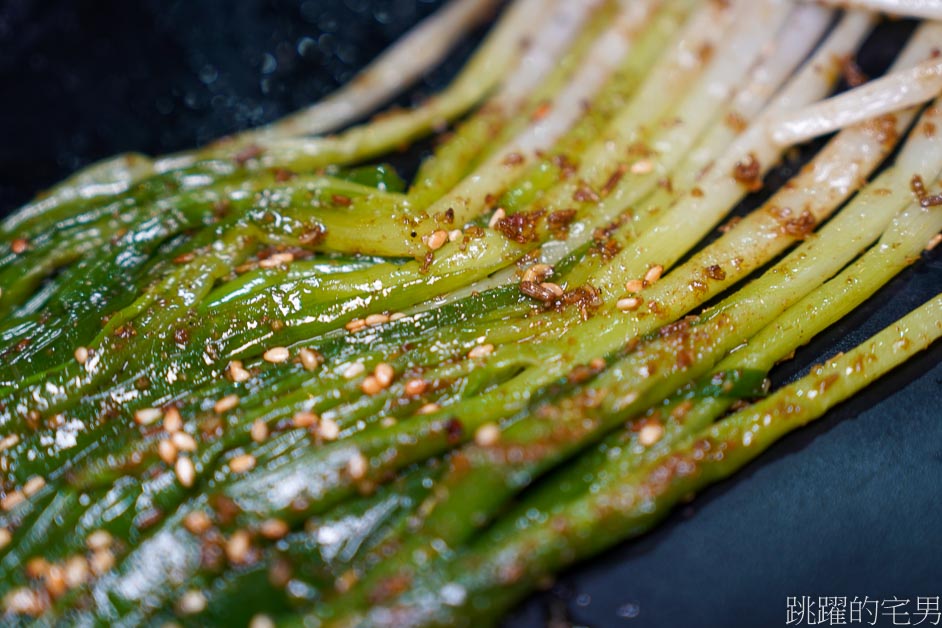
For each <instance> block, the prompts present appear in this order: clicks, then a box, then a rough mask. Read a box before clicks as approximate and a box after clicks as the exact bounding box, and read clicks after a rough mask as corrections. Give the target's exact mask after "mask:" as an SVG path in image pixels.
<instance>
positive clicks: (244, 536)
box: [226, 530, 252, 565]
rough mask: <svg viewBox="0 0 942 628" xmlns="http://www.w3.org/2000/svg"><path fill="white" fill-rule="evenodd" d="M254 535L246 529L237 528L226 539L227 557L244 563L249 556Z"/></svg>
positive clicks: (235, 561) (237, 563) (232, 560)
mask: <svg viewBox="0 0 942 628" xmlns="http://www.w3.org/2000/svg"><path fill="white" fill-rule="evenodd" d="M251 548H252V537H251V536H249V533H248V532H247V531H245V530H236V531H235V532H234V533H233V534H232V536H230V537H229V540H228V541H226V558H228V559H229V562H231V563H235V564H236V565H239V564H242V563H244V562H245V561H246V559H248V557H249V550H250V549H251Z"/></svg>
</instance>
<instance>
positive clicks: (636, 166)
mask: <svg viewBox="0 0 942 628" xmlns="http://www.w3.org/2000/svg"><path fill="white" fill-rule="evenodd" d="M652 170H654V164H653V163H651V162H650V161H649V160H647V159H642V160H641V161H636V162H635V163H633V164H632V165H631V172H633V173H634V174H647V173H649V172H651V171H652Z"/></svg>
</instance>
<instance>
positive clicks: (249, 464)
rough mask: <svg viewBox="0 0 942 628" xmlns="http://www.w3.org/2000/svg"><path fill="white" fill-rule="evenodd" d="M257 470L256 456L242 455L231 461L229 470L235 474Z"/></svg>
mask: <svg viewBox="0 0 942 628" xmlns="http://www.w3.org/2000/svg"><path fill="white" fill-rule="evenodd" d="M254 468H255V456H253V455H251V454H242V455H240V456H236V457H235V458H233V459H232V460H230V461H229V469H230V470H231V471H232V472H233V473H245V472H246V471H251V470H252V469H254Z"/></svg>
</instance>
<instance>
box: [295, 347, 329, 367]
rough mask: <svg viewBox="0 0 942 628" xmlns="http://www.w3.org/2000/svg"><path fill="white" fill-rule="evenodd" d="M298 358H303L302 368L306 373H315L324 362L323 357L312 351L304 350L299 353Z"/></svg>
mask: <svg viewBox="0 0 942 628" xmlns="http://www.w3.org/2000/svg"><path fill="white" fill-rule="evenodd" d="M298 357H300V358H301V366H303V367H304V370H305V371H313V370H315V369H317V367H319V366H320V365H321V363H322V362H323V361H324V360H323V358H322V357H321V355H320V354H319V353H318V352H317V351H313V350H312V349H308V348H303V349H301V350H300V351H298Z"/></svg>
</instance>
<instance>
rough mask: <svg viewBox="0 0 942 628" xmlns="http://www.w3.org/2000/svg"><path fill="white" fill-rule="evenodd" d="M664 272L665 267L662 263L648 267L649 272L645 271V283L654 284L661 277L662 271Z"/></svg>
mask: <svg viewBox="0 0 942 628" xmlns="http://www.w3.org/2000/svg"><path fill="white" fill-rule="evenodd" d="M663 272H664V267H663V266H661V265H660V264H655V265H654V266H652V267H651V268H649V269H648V272H646V273H644V283H645V284H646V285H648V286H650V285H651V284H653V283H654V282H655V281H657V280H658V279H660V278H661V273H663Z"/></svg>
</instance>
